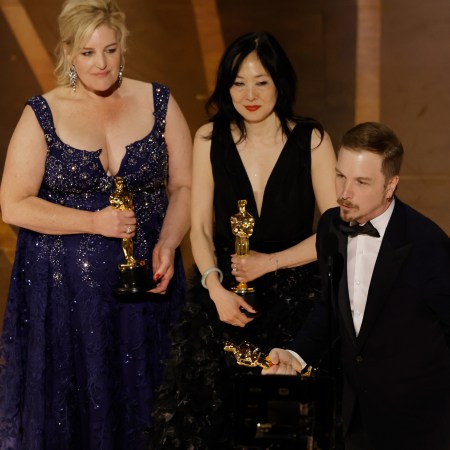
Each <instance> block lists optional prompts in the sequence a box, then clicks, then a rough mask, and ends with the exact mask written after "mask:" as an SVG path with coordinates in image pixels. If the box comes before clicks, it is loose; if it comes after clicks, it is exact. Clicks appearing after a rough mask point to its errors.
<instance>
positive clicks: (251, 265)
mask: <svg viewBox="0 0 450 450" xmlns="http://www.w3.org/2000/svg"><path fill="white" fill-rule="evenodd" d="M231 269H232V272H231V273H232V275H233V276H234V277H235V278H236V280H237V281H238V282H241V281H244V282H250V281H253V280H256V279H257V278H259V277H261V276H263V275H265V274H266V273H269V272H273V271H275V270H277V269H278V264H277V260H276V255H275V256H274V254H267V253H258V252H255V251H253V250H250V253H249V254H248V255H246V256H237V255H232V256H231Z"/></svg>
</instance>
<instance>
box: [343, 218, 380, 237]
mask: <svg viewBox="0 0 450 450" xmlns="http://www.w3.org/2000/svg"><path fill="white" fill-rule="evenodd" d="M339 229H340V230H341V231H342V232H343V233H344V234H346V235H347V236H350V237H355V236H358V235H359V234H367V235H368V236H373V237H380V233H378V230H377V229H376V228H375V227H374V226H373V225H372V224H371V223H370V222H366V223H365V224H364V225H358V224H356V225H352V226H350V225H348V224H347V223H346V222H341V223H340V224H339Z"/></svg>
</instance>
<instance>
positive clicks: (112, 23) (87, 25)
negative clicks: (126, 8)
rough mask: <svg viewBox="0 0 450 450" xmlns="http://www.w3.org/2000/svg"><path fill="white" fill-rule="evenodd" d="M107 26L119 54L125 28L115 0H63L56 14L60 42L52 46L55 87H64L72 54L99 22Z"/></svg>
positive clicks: (123, 47) (122, 45) (124, 39)
mask: <svg viewBox="0 0 450 450" xmlns="http://www.w3.org/2000/svg"><path fill="white" fill-rule="evenodd" d="M103 24H104V25H107V26H109V27H111V28H112V29H113V30H114V31H115V32H116V35H117V39H118V42H119V45H120V49H121V52H122V64H123V54H124V53H125V51H126V38H127V36H128V30H127V28H126V26H125V14H124V13H123V12H122V11H121V10H120V9H119V6H118V5H117V2H116V1H115V0H66V1H65V2H64V4H63V7H62V11H61V13H60V15H59V17H58V25H59V36H60V41H59V43H58V45H57V46H56V50H55V54H56V67H55V76H56V82H57V84H58V85H59V86H68V85H69V78H68V75H67V74H68V72H69V67H70V65H71V64H72V59H73V57H74V56H75V54H76V53H77V52H78V51H79V50H80V49H81V48H83V46H84V45H85V43H86V42H87V40H88V39H89V38H90V36H91V35H92V33H93V32H94V31H95V29H96V28H98V27H99V26H100V25H103Z"/></svg>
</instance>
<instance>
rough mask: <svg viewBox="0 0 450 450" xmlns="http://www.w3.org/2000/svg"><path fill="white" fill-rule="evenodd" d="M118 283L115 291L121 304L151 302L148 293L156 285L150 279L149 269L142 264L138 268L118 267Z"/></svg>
mask: <svg viewBox="0 0 450 450" xmlns="http://www.w3.org/2000/svg"><path fill="white" fill-rule="evenodd" d="M116 272H117V278H118V283H117V285H116V286H115V288H114V289H113V293H114V295H115V296H116V297H117V300H118V301H119V302H123V303H135V302H141V301H145V300H149V297H150V296H149V295H148V294H147V291H148V290H150V289H153V288H154V287H155V286H156V283H155V282H154V281H153V280H152V279H151V278H150V277H149V274H148V271H147V267H146V265H145V264H142V265H140V266H137V267H127V266H125V267H120V266H119V267H117V269H116Z"/></svg>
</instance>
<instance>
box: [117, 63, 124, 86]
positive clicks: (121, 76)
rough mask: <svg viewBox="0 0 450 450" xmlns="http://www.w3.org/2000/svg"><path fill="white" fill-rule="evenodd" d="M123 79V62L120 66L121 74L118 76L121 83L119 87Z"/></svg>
mask: <svg viewBox="0 0 450 450" xmlns="http://www.w3.org/2000/svg"><path fill="white" fill-rule="evenodd" d="M122 81H123V64H121V65H120V66H119V76H118V77H117V82H118V83H119V87H120V85H121V84H122Z"/></svg>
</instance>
